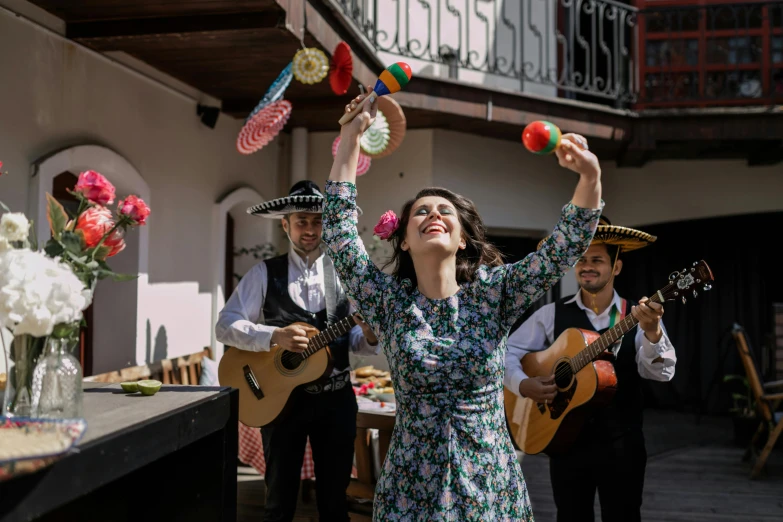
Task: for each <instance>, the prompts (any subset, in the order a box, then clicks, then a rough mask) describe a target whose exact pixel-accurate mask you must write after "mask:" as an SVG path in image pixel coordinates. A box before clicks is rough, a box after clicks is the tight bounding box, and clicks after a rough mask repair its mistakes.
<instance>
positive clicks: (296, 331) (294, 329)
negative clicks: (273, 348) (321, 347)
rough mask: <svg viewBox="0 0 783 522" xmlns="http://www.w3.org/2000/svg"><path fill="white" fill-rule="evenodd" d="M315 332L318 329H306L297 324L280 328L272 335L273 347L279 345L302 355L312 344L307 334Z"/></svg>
mask: <svg viewBox="0 0 783 522" xmlns="http://www.w3.org/2000/svg"><path fill="white" fill-rule="evenodd" d="M315 331H317V329H316V328H314V327H309V326H308V327H304V326H301V325H297V324H292V325H289V326H286V327H285V328H278V329H277V330H275V331H274V332H273V333H272V345H277V346H279V347H280V348H282V349H284V350H288V351H289V352H296V353H302V352H303V351H305V350H306V349H307V344H308V343H309V342H310V339H309V338H308V337H307V334H308V333H310V332H315Z"/></svg>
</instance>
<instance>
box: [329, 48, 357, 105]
mask: <svg viewBox="0 0 783 522" xmlns="http://www.w3.org/2000/svg"><path fill="white" fill-rule="evenodd" d="M351 81H353V58H351V48H350V47H348V44H347V43H345V42H340V43H338V44H337V47H335V48H334V52H333V53H332V63H331V66H330V68H329V85H331V87H332V92H334V93H335V94H336V95H338V96H342V95H343V94H345V93H347V92H348V88H349V87H350V86H351Z"/></svg>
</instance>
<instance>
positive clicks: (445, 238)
mask: <svg viewBox="0 0 783 522" xmlns="http://www.w3.org/2000/svg"><path fill="white" fill-rule="evenodd" d="M361 99H362V96H359V97H357V98H356V99H355V100H354V101H353V102H352V104H351V106H348V107H346V111H350V110H352V109H353V108H355V107H356V104H357V103H358V102H359V101H360V100H361ZM376 110H377V101H376V102H375V103H374V104H373V106H369V104H366V105H365V106H364V107H363V109H362V111H361V113H359V114H358V115H357V116H356V117H355V118H354V119H353V120H352V121H351V122H350V123H348V124H346V125H344V126H343V128H342V130H341V141H340V145H339V148H338V151H337V155H336V157H335V161H334V165H333V167H332V171H331V174H330V176H329V180H328V181H327V183H326V203H325V208H324V214H323V219H324V232H323V239H324V241H325V242H326V244H327V246H328V247H329V249H330V251H331V252H330V257H331V258H332V259H333V260H334V264H335V267H336V269H337V272H338V274H339V277H340V279H341V280H342V281H343V283H344V285H345V287H346V290H347V293H348V295H349V296H350V298H351V300H352V302H353V303H354V304H355V305H356V306H357V308H358V310H359V311H360V312H361V313H362V315H363V316H364V319H365V320H366V321H367V322H368V323H369V324H370V325H371V326H372V327H373V329H374V330H375V332H376V333H377V334H378V338H379V340H380V342H381V344H382V345H383V347H384V350H385V354H386V357H387V359H388V361H389V366H390V369H391V376H392V382H393V386H394V389H395V397H396V401H397V419H396V425H395V428H394V433H393V435H392V440H391V445H390V447H389V451H388V454H387V456H386V460H385V462H384V465H383V470H382V472H381V476H380V478H379V481H378V485H377V488H376V492H375V505H374V513H373V520H374V521H378V522H394V521H422V522H424V521H426V522H436V521H459V522H472V521H476V522H478V521H482V522H501V521H532V520H533V513H532V511H531V508H530V501H529V498H528V494H527V487H526V485H525V481H524V478H523V477H522V470H521V468H520V465H519V462H518V460H517V458H516V454H515V453H514V448H513V446H512V444H511V438H510V436H509V434H508V430H507V427H506V421H505V417H504V410H503V373H504V371H505V365H504V355H505V346H506V344H505V343H506V337H507V335H508V331H509V329H510V327H511V326H512V325H513V324H514V322H515V321H516V320H517V319H518V318H519V317H520V315H521V314H522V313H523V312H524V311H525V309H526V308H527V307H528V306H529V305H530V304H531V303H533V302H534V301H536V300H537V299H538V298H539V297H540V296H541V295H542V294H543V293H544V292H546V290H547V289H548V288H550V287H551V286H552V285H553V284H554V283H556V282H557V281H558V280H559V279H560V278H561V277H562V276H563V274H564V273H565V272H566V271H567V270H568V269H569V268H570V267H572V266H574V265H575V264H576V262H577V260H578V259H579V257H580V256H581V255H582V254H583V253H584V251H585V250H586V249H587V247H588V245H589V244H590V241H591V240H592V237H593V234H594V232H595V227H596V224H597V222H598V218H599V216H600V213H601V208H602V207H603V202H602V201H601V182H600V177H601V171H600V167H599V165H598V160H597V159H596V158H595V156H594V155H593V154H592V153H590V152H588V151H587V150H586V141H585V140H584V138H582V137H581V136H576V135H565V136H563V147H562V148H561V149H559V150H558V153H557V154H558V159H559V160H560V164H561V165H562V166H564V167H567V168H569V169H571V170H573V171H575V172H577V173H578V174H579V182H578V184H577V186H576V191H575V193H574V196H573V199H572V200H571V202H570V203H568V204H567V205H565V206H564V207H563V210H562V213H561V216H560V220H559V222H558V223H557V225H556V226H555V228H554V232H553V233H552V235H551V236H549V239H547V240H546V241H545V242H544V243H543V245H542V246H541V248H540V249H539V250H538V251H537V252H534V253H532V254H530V255H528V256H527V257H526V258H525V259H523V260H522V261H520V262H518V263H514V264H508V265H504V264H502V260H501V258H500V255H499V253H498V251H497V250H496V249H495V248H494V247H492V246H491V245H490V244H489V243H487V241H486V238H485V231H484V226H483V224H482V222H481V218H480V217H479V215H478V213H477V211H476V208H475V206H474V205H473V203H472V202H471V201H470V200H468V199H466V198H464V197H462V196H459V195H457V194H454V193H452V192H450V191H447V190H445V189H425V190H423V191H421V192H420V193H419V194H418V195H417V197H416V198H415V199H413V200H411V201H409V202H408V203H407V204H406V205H405V206H404V208H403V211H402V214H401V215H400V219H399V221H397V220H396V218H395V217H393V216H392V215H391V214H389V213H387V215H386V219H385V220H382V221H383V223H380V224H379V227H376V230H377V231H380V234H381V235H383V236H388V239H389V240H390V241H391V243H392V245H393V246H394V256H393V258H392V264H393V268H394V270H393V274H392V275H389V274H386V273H384V272H382V271H381V270H379V269H378V268H377V267H376V266H375V265H374V264H373V262H372V261H371V260H370V258H369V256H368V255H367V252H366V251H365V249H364V245H363V244H362V241H361V239H360V238H359V236H358V233H357V229H356V223H357V210H356V209H357V206H356V186H355V180H356V166H357V161H358V156H359V140H360V137H361V135H362V133H363V132H364V131H365V130H366V129H367V128H368V127H369V126H370V125H371V124H372V121H373V119H374V117H375V112H376ZM577 143H579V144H580V145H581V147H580V146H578V145H577ZM395 225H397V226H396V227H395ZM384 228H386V230H385V233H384V231H383V230H382V229H384Z"/></svg>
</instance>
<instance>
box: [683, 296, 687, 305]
mask: <svg viewBox="0 0 783 522" xmlns="http://www.w3.org/2000/svg"><path fill="white" fill-rule="evenodd" d="M686 301H687V299H685V296H682V304H685V302H686Z"/></svg>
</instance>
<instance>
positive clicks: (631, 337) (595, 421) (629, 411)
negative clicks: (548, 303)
mask: <svg viewBox="0 0 783 522" xmlns="http://www.w3.org/2000/svg"><path fill="white" fill-rule="evenodd" d="M572 298H573V296H568V297H564V298H562V299H559V300H558V301H557V302H556V303H555V330H554V337H555V339H557V337H558V336H559V335H560V334H561V333H563V331H564V330H566V329H567V328H582V329H585V330H591V331H597V332H598V333H601V334H602V333H604V332H605V331H606V330H608V328H606V329H604V330H596V329H595V326H593V324H592V323H591V322H590V319H588V318H587V314H586V313H585V312H584V310H582V309H581V308H579V305H577V304H576V302H573V303H566V301H569V300H570V299H572ZM627 313H630V307H629V308H628V310H627ZM635 328H638V325H637V326H636V327H634V328H632V329H631V330H630V331H629V332H627V333H626V334H625V335H624V336H623V339H622V343H621V345H620V351H619V353H618V355H617V357H615V358H614V360H613V361H612V364H613V365H614V371H615V373H616V374H617V391H616V392H615V394H614V398H613V399H612V402H611V403H609V405H607V406H605V407H602V408H598V409H597V410H596V411H595V412H594V413H593V414H592V416H591V418H590V419H589V421H588V422H587V424H586V425H585V429H586V431H593V430H595V433H596V435H598V436H604V437H614V436H619V435H622V434H623V433H626V432H628V431H630V430H637V429H641V428H642V408H643V396H642V378H641V376H640V375H639V370H638V368H637V365H636V342H635V337H636V330H635ZM612 351H615V352H616V349H615V348H613V350H612Z"/></svg>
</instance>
